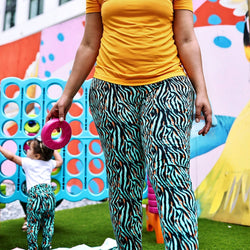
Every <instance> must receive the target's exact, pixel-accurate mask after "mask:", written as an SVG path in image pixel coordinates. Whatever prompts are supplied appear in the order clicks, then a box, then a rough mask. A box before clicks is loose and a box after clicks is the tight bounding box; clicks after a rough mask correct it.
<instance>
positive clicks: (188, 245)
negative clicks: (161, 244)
mask: <svg viewBox="0 0 250 250" xmlns="http://www.w3.org/2000/svg"><path fill="white" fill-rule="evenodd" d="M193 100H194V90H193V87H192V85H191V83H190V81H189V80H188V78H186V77H174V78H170V79H168V80H166V81H163V82H162V83H161V84H159V86H158V87H157V88H155V90H154V91H152V92H151V93H150V95H149V96H148V99H146V100H145V103H144V107H143V109H142V120H143V126H142V134H143V138H144V139H143V145H144V147H145V151H146V164H147V167H148V175H149V178H150V181H151V184H152V186H153V188H154V191H155V195H156V199H157V203H158V210H159V215H160V219H161V227H162V232H163V236H164V240H165V246H166V249H171V250H172V249H174V250H180V249H181V250H182V249H188V250H192V249H198V230H197V215H196V202H195V197H194V193H193V190H192V184H191V179H190V176H189V162H190V130H191V124H192V114H193V104H194V101H193Z"/></svg>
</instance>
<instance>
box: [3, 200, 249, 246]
mask: <svg viewBox="0 0 250 250" xmlns="http://www.w3.org/2000/svg"><path fill="white" fill-rule="evenodd" d="M143 222H144V223H143V249H144V250H163V249H164V245H163V244H156V238H155V233H154V232H147V231H146V216H145V209H144V221H143ZM22 224H23V219H16V220H9V221H2V222H1V223H0V250H10V249H13V248H15V247H19V248H23V249H27V240H26V233H25V232H22V230H21V226H22ZM106 238H112V239H114V235H113V230H112V226H111V222H110V217H109V210H108V203H107V202H103V203H101V204H97V205H89V206H84V207H80V208H73V209H67V210H60V211H57V212H56V216H55V233H54V237H53V244H52V246H53V248H59V247H67V248H71V247H74V246H76V245H81V244H86V245H88V246H91V247H95V246H100V245H102V244H103V242H104V240H105V239H106ZM40 242H41V234H40V235H39V243H40ZM199 243H200V249H201V250H202V249H208V250H210V249H226V250H231V249H232V250H236V249H250V227H244V226H240V225H232V224H227V223H222V222H215V221H210V220H206V219H199Z"/></svg>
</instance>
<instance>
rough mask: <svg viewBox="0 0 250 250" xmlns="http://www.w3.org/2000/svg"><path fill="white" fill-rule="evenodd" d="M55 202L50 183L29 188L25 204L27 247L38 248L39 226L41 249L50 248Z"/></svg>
mask: <svg viewBox="0 0 250 250" xmlns="http://www.w3.org/2000/svg"><path fill="white" fill-rule="evenodd" d="M55 204H56V199H55V195H54V192H53V190H52V187H51V186H50V185H47V184H39V185H36V186H34V187H32V188H31V189H30V191H29V198H28V205H27V222H28V225H27V227H28V229H27V239H28V249H30V250H31V249H32V250H33V249H38V243H37V237H38V232H39V229H40V227H41V226H42V227H43V240H42V249H50V247H51V241H52V236H53V233H54V213H55Z"/></svg>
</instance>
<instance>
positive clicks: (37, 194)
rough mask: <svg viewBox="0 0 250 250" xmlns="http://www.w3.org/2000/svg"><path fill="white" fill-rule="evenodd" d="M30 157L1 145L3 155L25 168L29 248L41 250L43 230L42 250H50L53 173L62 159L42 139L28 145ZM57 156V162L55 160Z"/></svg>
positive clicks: (53, 206) (54, 203)
mask: <svg viewBox="0 0 250 250" xmlns="http://www.w3.org/2000/svg"><path fill="white" fill-rule="evenodd" d="M29 147H30V148H29V149H28V150H27V157H20V156H17V155H15V154H14V153H12V152H11V151H9V150H7V149H5V148H3V147H2V146H0V152H1V153H2V154H3V155H4V156H5V157H6V158H7V159H9V160H11V161H13V162H15V163H16V164H18V165H20V166H22V168H23V169H24V172H25V175H26V184H27V191H28V203H27V240H28V249H29V250H31V249H38V244H37V237H38V232H39V229H40V226H41V227H42V228H43V240H42V249H51V242H52V236H53V234H54V215H55V206H56V198H55V194H54V192H53V188H52V186H51V172H52V170H53V169H54V168H59V167H61V166H62V163H63V160H62V157H61V156H60V154H59V153H58V152H57V151H56V150H55V151H54V150H52V149H50V148H48V147H46V146H45V145H44V144H43V142H42V141H41V139H40V138H39V137H37V138H35V139H33V140H31V141H30V142H29ZM53 156H54V158H55V160H53V159H52V157H53Z"/></svg>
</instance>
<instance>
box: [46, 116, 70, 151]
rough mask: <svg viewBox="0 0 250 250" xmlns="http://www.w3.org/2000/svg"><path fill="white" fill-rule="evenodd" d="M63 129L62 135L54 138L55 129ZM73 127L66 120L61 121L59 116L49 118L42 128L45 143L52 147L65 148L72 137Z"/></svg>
mask: <svg viewBox="0 0 250 250" xmlns="http://www.w3.org/2000/svg"><path fill="white" fill-rule="evenodd" d="M58 128H60V129H61V136H60V137H59V138H58V139H56V140H53V139H52V137H51V134H52V133H53V131H54V130H55V129H58ZM71 134H72V131H71V127H70V125H69V124H68V123H67V122H66V121H62V122H60V121H59V119H58V118H54V119H51V120H49V121H48V122H47V123H46V124H45V125H44V127H43V128H42V132H41V137H42V141H43V143H44V144H45V145H46V146H47V147H48V148H51V149H54V150H55V149H60V148H63V147H64V146H65V145H66V144H67V143H68V142H69V140H70V138H71Z"/></svg>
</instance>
